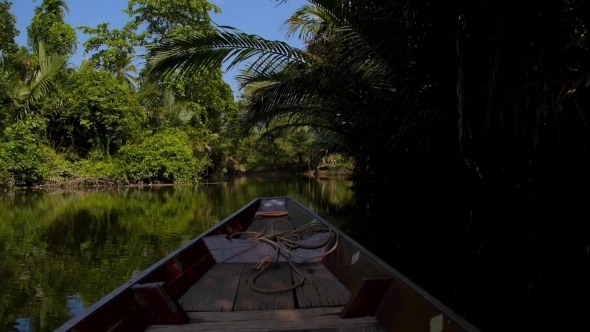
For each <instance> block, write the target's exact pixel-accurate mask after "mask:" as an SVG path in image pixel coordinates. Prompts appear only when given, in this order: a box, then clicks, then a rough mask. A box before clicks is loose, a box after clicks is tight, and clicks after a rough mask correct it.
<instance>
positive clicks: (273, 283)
mask: <svg viewBox="0 0 590 332" xmlns="http://www.w3.org/2000/svg"><path fill="white" fill-rule="evenodd" d="M254 265H256V264H252V263H250V264H244V269H243V271H242V277H241V278H240V286H239V288H238V295H237V297H236V302H235V304H234V310H236V311H252V310H279V309H293V308H295V304H294V298H293V291H292V290H290V291H284V292H278V293H260V292H257V291H255V290H254V289H252V287H251V286H250V284H251V283H252V279H253V278H254V276H256V274H257V273H258V272H259V271H258V270H254ZM291 285H293V279H292V277H291V266H289V264H288V263H278V264H277V263H275V262H273V263H271V265H270V266H268V267H267V268H266V270H264V272H263V273H262V274H261V275H260V276H259V277H258V279H256V286H257V287H258V288H260V289H281V288H285V287H289V286H291Z"/></svg>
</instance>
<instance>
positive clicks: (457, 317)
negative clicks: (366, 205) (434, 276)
mask: <svg viewBox="0 0 590 332" xmlns="http://www.w3.org/2000/svg"><path fill="white" fill-rule="evenodd" d="M286 198H288V199H289V200H291V201H293V203H295V204H297V205H298V206H299V207H300V208H301V209H303V210H304V211H305V212H307V213H309V214H311V215H312V216H313V217H314V218H315V219H317V220H318V221H320V222H322V223H324V224H326V225H328V226H330V227H332V228H333V229H334V231H336V232H338V235H339V236H340V237H341V238H343V239H345V240H346V241H348V242H350V244H352V245H353V246H355V247H356V248H357V249H358V250H359V251H361V252H363V253H364V254H365V255H367V257H368V258H369V259H371V260H372V261H373V262H374V263H375V264H376V265H378V266H380V267H382V268H383V269H385V270H386V271H387V272H389V273H391V274H392V276H393V277H394V278H396V279H398V280H399V281H400V282H401V283H402V284H404V285H406V286H407V287H408V288H409V289H411V290H412V291H413V292H415V293H416V294H417V295H418V296H420V297H422V298H423V299H425V300H426V301H427V302H428V303H429V304H430V305H432V306H433V307H434V308H436V309H437V310H439V311H440V312H441V313H442V314H444V315H446V316H447V317H448V318H449V319H451V320H453V321H454V322H455V323H457V324H458V325H459V326H460V327H462V328H464V329H465V330H466V331H469V332H481V331H480V330H479V329H478V328H477V327H475V326H474V325H473V324H471V323H469V322H468V321H467V320H466V319H465V318H463V317H461V316H460V315H459V314H457V313H456V312H455V311H453V310H452V309H451V308H449V307H447V306H446V305H445V304H444V303H442V302H441V301H439V300H437V299H436V298H435V297H434V296H432V295H430V294H429V293H428V292H427V291H425V290H424V289H423V288H422V287H420V286H418V285H417V284H416V283H414V282H413V281H411V280H410V279H409V278H408V277H406V276H405V275H403V274H402V273H401V272H399V271H398V270H396V269H394V268H393V267H391V266H390V265H389V264H387V263H385V261H383V260H382V259H381V258H379V257H377V256H376V255H375V254H373V253H372V252H371V251H370V250H368V249H367V248H365V247H363V246H362V245H360V244H359V243H358V242H356V241H355V240H353V239H352V238H351V237H350V236H348V235H346V234H345V233H344V232H343V231H341V230H340V229H338V228H337V227H336V226H334V225H332V224H331V223H329V222H328V221H326V220H325V219H324V218H322V217H320V216H319V215H317V214H316V213H315V212H313V211H311V210H310V209H309V208H308V207H306V206H305V205H303V204H302V203H301V202H299V201H298V200H296V199H295V198H293V197H291V196H286ZM263 199H264V198H263Z"/></svg>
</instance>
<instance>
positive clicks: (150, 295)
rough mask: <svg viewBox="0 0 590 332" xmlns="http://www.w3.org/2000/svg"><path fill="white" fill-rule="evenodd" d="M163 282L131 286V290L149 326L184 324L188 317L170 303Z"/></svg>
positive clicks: (170, 300)
mask: <svg viewBox="0 0 590 332" xmlns="http://www.w3.org/2000/svg"><path fill="white" fill-rule="evenodd" d="M163 285H164V283H163V282H157V283H149V284H141V285H133V287H131V290H132V291H133V294H134V295H135V299H136V300H137V303H138V304H139V306H140V307H141V308H142V310H143V312H144V313H145V317H146V320H147V321H148V322H149V323H150V324H186V323H188V321H189V318H188V316H187V315H186V313H185V312H184V311H182V309H181V308H180V307H179V305H178V303H176V302H174V301H172V299H170V297H169V296H168V294H166V291H164V287H163Z"/></svg>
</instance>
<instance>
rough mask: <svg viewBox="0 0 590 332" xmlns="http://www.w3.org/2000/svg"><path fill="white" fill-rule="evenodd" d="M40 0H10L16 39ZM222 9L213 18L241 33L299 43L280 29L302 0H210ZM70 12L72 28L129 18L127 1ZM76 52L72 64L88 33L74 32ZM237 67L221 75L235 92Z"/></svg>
mask: <svg viewBox="0 0 590 332" xmlns="http://www.w3.org/2000/svg"><path fill="white" fill-rule="evenodd" d="M41 1H42V0H37V2H36V3H35V2H33V0H16V1H13V5H12V12H13V14H14V15H15V16H16V19H17V28H18V29H19V31H20V32H21V34H20V36H19V37H18V38H17V41H18V42H19V43H20V44H22V45H26V43H27V36H26V31H27V26H28V25H29V24H30V22H31V17H32V16H33V10H34V8H35V6H36V5H38V4H39V3H41ZM210 1H211V2H212V3H214V4H216V5H217V6H219V7H220V8H221V14H213V13H212V19H213V21H214V22H215V23H217V24H220V25H229V26H233V27H235V28H238V29H241V30H243V31H244V32H247V33H252V34H256V35H259V36H262V37H264V38H267V39H272V40H283V41H286V42H288V43H289V44H290V45H292V46H295V47H301V46H302V44H301V42H300V41H299V40H297V39H294V38H293V39H289V40H287V39H286V38H285V32H284V31H281V30H280V28H281V25H282V24H283V22H284V21H285V20H286V19H287V18H288V17H289V16H290V15H291V14H292V13H293V12H294V11H295V10H296V9H297V8H298V7H300V6H301V5H302V4H304V3H305V2H306V1H305V0H289V1H288V2H287V3H286V4H281V5H278V6H277V3H276V2H274V1H271V0H210ZM67 3H68V6H69V7H70V12H69V13H68V14H67V16H66V22H67V23H69V24H70V25H72V26H73V27H76V26H80V25H87V26H91V27H94V26H96V25H97V24H99V23H103V22H109V23H110V27H111V28H120V27H122V26H123V25H124V24H125V22H127V21H128V19H129V17H128V16H127V15H126V14H125V13H123V12H122V10H123V9H124V8H125V7H126V6H127V1H126V0H68V1H67ZM77 35H78V43H79V44H78V52H77V54H76V55H75V56H74V57H73V58H72V63H73V64H75V65H78V64H80V62H81V61H82V59H83V51H84V48H83V46H82V43H83V42H84V41H85V40H86V38H87V36H86V35H84V34H82V33H80V32H79V31H77ZM235 75H236V70H235V69H234V70H231V71H229V72H227V73H225V75H224V79H225V81H226V82H228V83H229V84H230V85H231V87H232V90H234V93H235V92H236V83H235V80H234V76H235Z"/></svg>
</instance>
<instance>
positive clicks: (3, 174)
mask: <svg viewBox="0 0 590 332" xmlns="http://www.w3.org/2000/svg"><path fill="white" fill-rule="evenodd" d="M12 187H14V177H13V176H12V174H11V173H10V172H9V171H8V164H7V163H6V162H5V161H4V160H2V159H0V190H7V189H10V188H12Z"/></svg>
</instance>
